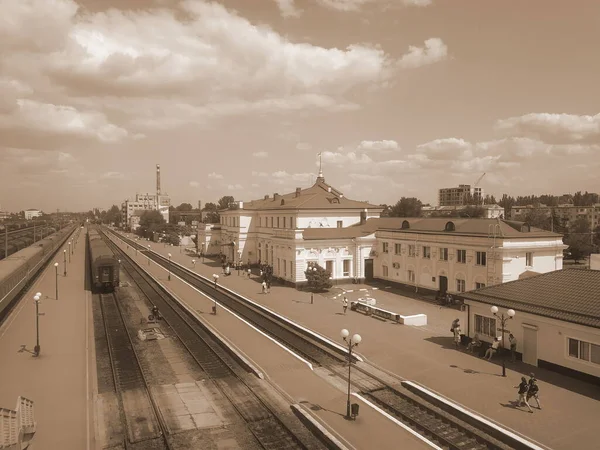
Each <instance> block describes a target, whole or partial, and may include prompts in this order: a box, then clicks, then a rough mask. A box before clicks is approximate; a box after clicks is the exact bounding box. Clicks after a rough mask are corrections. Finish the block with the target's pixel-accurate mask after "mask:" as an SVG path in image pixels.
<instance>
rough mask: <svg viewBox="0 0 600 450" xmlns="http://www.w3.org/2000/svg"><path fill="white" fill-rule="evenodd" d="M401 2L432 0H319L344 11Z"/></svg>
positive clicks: (427, 1) (423, 3)
mask: <svg viewBox="0 0 600 450" xmlns="http://www.w3.org/2000/svg"><path fill="white" fill-rule="evenodd" d="M396 2H401V3H402V4H403V5H404V6H428V5H431V3H432V0H317V3H319V4H320V5H321V6H324V7H326V8H330V9H334V10H337V11H344V12H356V11H360V10H361V9H362V7H363V6H365V5H371V4H375V5H377V4H380V5H382V6H383V7H388V6H393V5H395V4H396Z"/></svg>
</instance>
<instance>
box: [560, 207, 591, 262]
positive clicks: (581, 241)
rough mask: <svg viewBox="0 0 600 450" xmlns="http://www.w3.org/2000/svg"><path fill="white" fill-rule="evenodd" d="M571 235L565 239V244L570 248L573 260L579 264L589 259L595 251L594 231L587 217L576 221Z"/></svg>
mask: <svg viewBox="0 0 600 450" xmlns="http://www.w3.org/2000/svg"><path fill="white" fill-rule="evenodd" d="M568 232H569V234H568V235H567V237H565V240H564V242H565V244H566V245H568V246H569V249H568V251H569V253H570V254H571V258H573V259H574V260H575V263H578V262H579V261H580V260H582V259H584V258H587V257H588V256H589V255H590V253H592V252H593V250H594V244H593V242H592V241H593V236H592V230H591V229H590V223H589V221H588V220H587V218H586V217H579V218H577V220H575V221H574V222H573V223H572V224H571V226H569V230H568Z"/></svg>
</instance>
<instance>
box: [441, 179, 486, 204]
mask: <svg viewBox="0 0 600 450" xmlns="http://www.w3.org/2000/svg"><path fill="white" fill-rule="evenodd" d="M483 198H484V193H483V189H482V188H480V187H474V186H471V185H470V184H459V185H458V187H451V188H443V189H440V190H439V191H438V205H439V206H461V205H466V204H467V203H468V201H469V200H472V201H473V202H476V203H479V204H481V203H483Z"/></svg>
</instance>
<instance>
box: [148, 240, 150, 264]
mask: <svg viewBox="0 0 600 450" xmlns="http://www.w3.org/2000/svg"><path fill="white" fill-rule="evenodd" d="M148 265H150V244H148Z"/></svg>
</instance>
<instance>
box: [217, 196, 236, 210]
mask: <svg viewBox="0 0 600 450" xmlns="http://www.w3.org/2000/svg"><path fill="white" fill-rule="evenodd" d="M234 202H235V199H234V198H233V196H231V195H225V196H223V197H221V198H220V199H219V202H218V207H219V209H229V208H230V207H232V206H233V203H234Z"/></svg>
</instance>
